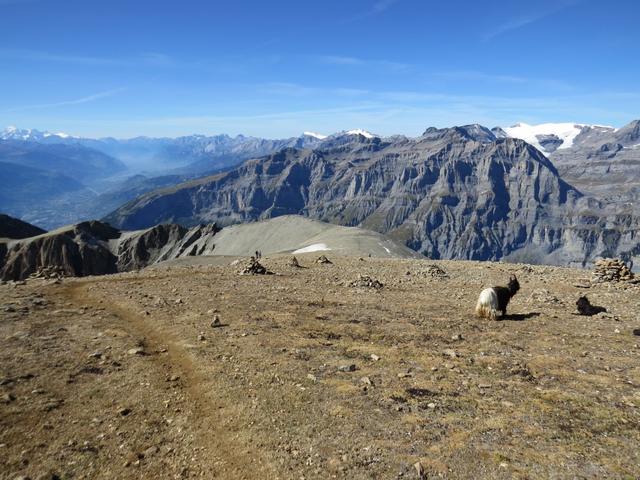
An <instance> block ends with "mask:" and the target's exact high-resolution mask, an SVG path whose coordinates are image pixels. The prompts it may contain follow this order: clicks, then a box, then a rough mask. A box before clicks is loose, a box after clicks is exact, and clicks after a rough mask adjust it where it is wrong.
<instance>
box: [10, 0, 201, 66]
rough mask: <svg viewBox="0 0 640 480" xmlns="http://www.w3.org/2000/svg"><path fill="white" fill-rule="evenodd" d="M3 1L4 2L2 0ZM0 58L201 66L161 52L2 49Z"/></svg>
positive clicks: (71, 62) (88, 64)
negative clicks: (120, 53) (108, 54)
mask: <svg viewBox="0 0 640 480" xmlns="http://www.w3.org/2000/svg"><path fill="white" fill-rule="evenodd" d="M0 1H2V0H0ZM0 58H8V59H12V60H23V61H33V62H50V63H62V64H74V65H86V66H94V67H99V66H104V67H138V66H147V67H187V66H198V65H201V64H200V63H197V62H182V61H178V60H176V59H175V58H173V57H171V56H169V55H166V54H164V53H159V52H145V53H141V54H139V55H137V56H131V57H121V58H116V57H102V56H93V55H73V54H60V53H52V52H42V51H37V50H26V49H18V48H0Z"/></svg>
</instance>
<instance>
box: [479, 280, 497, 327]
mask: <svg viewBox="0 0 640 480" xmlns="http://www.w3.org/2000/svg"><path fill="white" fill-rule="evenodd" d="M476 315H478V316H479V317H480V318H488V319H491V320H495V319H496V318H498V295H497V294H496V291H495V290H494V289H493V288H485V289H484V290H482V292H480V297H478V303H477V305H476Z"/></svg>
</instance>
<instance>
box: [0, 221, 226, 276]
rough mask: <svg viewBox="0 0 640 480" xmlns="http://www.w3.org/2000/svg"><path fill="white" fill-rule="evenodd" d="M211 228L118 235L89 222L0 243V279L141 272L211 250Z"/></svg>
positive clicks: (169, 228)
mask: <svg viewBox="0 0 640 480" xmlns="http://www.w3.org/2000/svg"><path fill="white" fill-rule="evenodd" d="M217 232H218V229H217V228H216V226H215V225H204V226H197V227H194V228H192V229H186V228H184V227H181V226H179V225H158V226H155V227H153V228H150V229H146V230H142V231H138V232H121V231H120V230H118V229H115V228H113V227H111V226H110V225H108V224H105V223H101V222H97V221H91V222H83V223H79V224H77V225H72V226H69V227H64V228H61V229H58V230H55V231H52V232H49V233H45V234H43V235H38V236H36V237H32V238H27V239H23V240H15V241H10V242H5V243H0V278H1V279H2V280H21V279H24V278H26V277H28V276H29V275H31V274H32V273H36V272H38V271H39V270H41V269H43V268H52V267H55V268H57V269H59V270H60V271H62V272H64V274H65V275H68V276H86V275H104V274H109V273H116V272H123V271H129V270H134V269H139V268H143V267H145V266H147V265H151V264H154V263H157V262H160V261H162V260H167V259H170V258H178V257H180V256H185V255H194V254H197V253H202V252H204V251H205V250H206V249H207V248H208V249H210V250H211V249H213V244H212V243H211V239H212V238H213V236H214V235H215V234H216V233H217Z"/></svg>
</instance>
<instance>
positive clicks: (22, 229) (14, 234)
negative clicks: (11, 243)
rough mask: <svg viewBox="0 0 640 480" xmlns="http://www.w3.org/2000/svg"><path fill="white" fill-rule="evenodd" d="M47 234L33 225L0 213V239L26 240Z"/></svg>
mask: <svg viewBox="0 0 640 480" xmlns="http://www.w3.org/2000/svg"><path fill="white" fill-rule="evenodd" d="M43 233H47V232H46V230H43V229H41V228H39V227H36V226H35V225H31V224H30V223H27V222H23V221H22V220H19V219H17V218H13V217H10V216H9V215H4V214H2V213H0V238H14V239H17V238H28V237H35V236H36V235H41V234H43Z"/></svg>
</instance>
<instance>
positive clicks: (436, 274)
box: [420, 264, 449, 278]
mask: <svg viewBox="0 0 640 480" xmlns="http://www.w3.org/2000/svg"><path fill="white" fill-rule="evenodd" d="M420 273H422V275H424V276H425V277H432V278H449V274H448V273H447V272H445V271H444V270H443V269H442V268H440V267H439V266H438V265H436V264H432V265H427V266H426V267H425V268H424V269H423V270H421V272H420Z"/></svg>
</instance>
